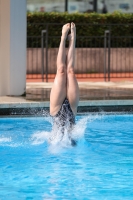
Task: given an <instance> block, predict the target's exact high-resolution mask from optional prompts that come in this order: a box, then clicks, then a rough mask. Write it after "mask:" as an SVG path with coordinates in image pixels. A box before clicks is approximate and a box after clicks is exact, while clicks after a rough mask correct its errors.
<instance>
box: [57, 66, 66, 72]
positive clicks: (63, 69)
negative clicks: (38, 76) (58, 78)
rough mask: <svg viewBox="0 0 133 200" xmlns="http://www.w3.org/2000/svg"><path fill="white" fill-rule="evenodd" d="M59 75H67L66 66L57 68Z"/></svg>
mask: <svg viewBox="0 0 133 200" xmlns="http://www.w3.org/2000/svg"><path fill="white" fill-rule="evenodd" d="M57 72H58V74H65V73H66V68H65V66H64V65H61V66H59V67H58V68H57Z"/></svg>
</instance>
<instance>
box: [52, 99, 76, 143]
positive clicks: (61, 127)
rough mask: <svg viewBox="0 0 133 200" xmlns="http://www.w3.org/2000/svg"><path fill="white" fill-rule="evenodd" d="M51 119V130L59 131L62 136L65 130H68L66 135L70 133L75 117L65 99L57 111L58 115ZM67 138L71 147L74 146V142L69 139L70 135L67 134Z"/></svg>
mask: <svg viewBox="0 0 133 200" xmlns="http://www.w3.org/2000/svg"><path fill="white" fill-rule="evenodd" d="M52 118H53V129H54V130H56V131H59V132H60V133H61V135H62V138H63V135H64V131H65V129H67V130H68V134H69V133H70V132H71V131H72V128H73V126H74V124H75V115H74V114H73V111H72V109H71V107H70V103H69V101H68V99H67V98H65V100H64V101H63V104H62V106H61V108H60V110H59V111H58V113H57V114H56V115H55V116H54V117H52ZM69 138H70V140H71V144H72V145H76V142H75V141H74V140H73V139H72V138H71V134H69Z"/></svg>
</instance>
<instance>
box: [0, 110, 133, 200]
mask: <svg viewBox="0 0 133 200" xmlns="http://www.w3.org/2000/svg"><path fill="white" fill-rule="evenodd" d="M76 123H77V125H76V127H75V129H74V131H73V137H75V138H76V139H77V141H78V144H77V146H76V147H71V146H70V145H68V143H67V139H66V140H65V141H64V142H63V143H62V144H60V143H58V142H57V143H56V142H55V143H54V144H49V143H48V138H49V136H50V134H51V130H52V125H51V119H50V118H48V117H44V118H43V117H42V118H35V117H34V118H1V119H0V200H5V199H8V200H21V199H22V200H31V199H35V200H44V199H50V200H57V199H59V200H62V199H63V200H64V199H81V200H83V199H86V200H91V199H92V200H99V199H100V200H103V199H107V200H115V199H117V200H120V199H122V200H123V199H124V200H125V199H126V200H130V199H133V115H113V114H110V115H106V114H105V115H104V114H103V115H87V116H77V120H76Z"/></svg>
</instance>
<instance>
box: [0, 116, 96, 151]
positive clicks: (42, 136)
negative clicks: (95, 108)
mask: <svg viewBox="0 0 133 200" xmlns="http://www.w3.org/2000/svg"><path fill="white" fill-rule="evenodd" d="M97 118H100V116H99V115H95V116H93V115H86V116H82V117H81V118H80V117H77V118H76V119H77V121H76V125H75V126H74V128H73V130H72V132H71V138H72V139H73V140H75V141H77V143H79V141H80V140H83V138H84V134H85V129H86V126H87V123H90V122H91V121H94V120H95V119H97ZM45 121H47V122H48V123H49V124H50V125H49V126H52V120H51V118H50V117H46V118H45ZM20 126H24V125H23V123H22V124H20ZM41 126H43V122H41ZM13 128H14V127H10V130H11V131H8V132H6V131H5V132H4V133H3V134H1V135H0V146H10V147H19V146H24V147H27V148H28V147H30V146H34V145H41V144H43V143H46V144H47V145H48V147H49V149H54V152H56V151H58V150H59V149H62V148H71V147H72V146H71V141H70V137H69V136H70V133H69V129H68V128H67V127H66V128H65V131H64V134H62V133H61V130H60V129H59V128H58V129H53V130H52V131H35V132H34V133H31V134H30V133H28V134H27V132H28V131H29V129H26V128H27V127H26V128H25V129H24V127H22V129H21V127H19V128H20V129H19V130H17V132H16V131H15V134H14V129H13ZM36 130H37V128H36ZM29 132H30V131H29ZM51 138H52V139H51Z"/></svg>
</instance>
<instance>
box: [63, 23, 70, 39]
mask: <svg viewBox="0 0 133 200" xmlns="http://www.w3.org/2000/svg"><path fill="white" fill-rule="evenodd" d="M69 30H70V24H69V23H68V24H65V25H64V26H63V27H62V38H63V39H66V38H67V35H68V32H69Z"/></svg>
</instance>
